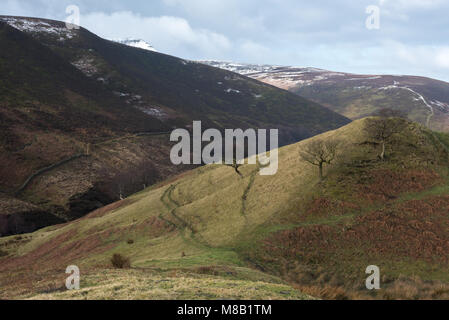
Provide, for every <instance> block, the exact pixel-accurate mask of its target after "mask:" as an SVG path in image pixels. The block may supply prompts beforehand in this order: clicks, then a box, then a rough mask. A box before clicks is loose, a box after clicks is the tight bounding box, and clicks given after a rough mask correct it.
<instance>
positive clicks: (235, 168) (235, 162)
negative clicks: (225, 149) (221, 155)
mask: <svg viewBox="0 0 449 320" xmlns="http://www.w3.org/2000/svg"><path fill="white" fill-rule="evenodd" d="M227 166H228V167H232V168H234V170H235V172H236V173H237V174H238V175H239V176H240V177H241V178H243V175H242V173H241V172H240V170H239V168H240V167H241V166H242V165H241V164H239V163H238V161H237V159H236V158H235V156H234V158H233V161H232V164H227Z"/></svg>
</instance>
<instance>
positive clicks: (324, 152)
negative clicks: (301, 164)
mask: <svg viewBox="0 0 449 320" xmlns="http://www.w3.org/2000/svg"><path fill="white" fill-rule="evenodd" d="M339 144H340V143H339V141H335V140H334V141H324V140H313V141H311V142H309V143H308V144H307V145H306V146H305V147H304V148H303V149H302V150H301V151H300V152H299V155H300V157H301V158H302V159H303V160H304V161H306V162H308V163H310V164H312V165H314V166H317V167H318V168H319V172H320V180H323V178H324V173H323V171H324V165H326V164H327V165H331V164H332V163H333V161H334V160H335V158H336V156H337V150H338V145H339Z"/></svg>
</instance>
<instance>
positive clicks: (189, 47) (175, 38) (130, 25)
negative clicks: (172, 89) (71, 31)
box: [81, 11, 231, 56]
mask: <svg viewBox="0 0 449 320" xmlns="http://www.w3.org/2000/svg"><path fill="white" fill-rule="evenodd" d="M81 25H82V26H83V27H86V28H87V29H89V30H91V31H92V32H94V33H96V34H98V35H100V36H102V37H105V38H127V37H134V38H141V39H143V40H146V41H148V42H149V43H151V44H152V45H153V46H154V47H155V48H156V49H157V50H159V51H161V52H166V53H170V54H177V55H183V54H184V55H187V56H188V55H189V54H188V52H192V51H193V52H201V53H202V54H204V55H214V54H217V53H220V52H222V51H226V50H229V49H230V48H231V42H230V41H229V40H228V38H227V37H226V36H224V35H222V34H218V33H216V32H212V31H209V30H206V29H194V28H192V27H191V26H190V24H189V22H188V21H187V20H186V19H183V18H179V17H173V16H160V17H144V16H141V15H139V14H135V13H133V12H130V11H122V12H114V13H111V14H105V13H101V12H94V13H89V14H87V15H82V16H81Z"/></svg>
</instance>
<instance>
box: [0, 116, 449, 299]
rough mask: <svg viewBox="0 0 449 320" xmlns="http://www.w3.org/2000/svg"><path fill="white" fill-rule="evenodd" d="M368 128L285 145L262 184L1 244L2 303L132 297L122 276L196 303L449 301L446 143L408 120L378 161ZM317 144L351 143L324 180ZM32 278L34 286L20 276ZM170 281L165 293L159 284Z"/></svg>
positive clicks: (194, 194) (212, 172) (252, 177)
mask: <svg viewBox="0 0 449 320" xmlns="http://www.w3.org/2000/svg"><path fill="white" fill-rule="evenodd" d="M366 121H367V120H365V119H364V120H359V121H355V122H354V123H351V124H349V125H347V126H345V127H343V128H341V129H338V130H336V131H330V132H327V133H325V134H323V135H319V136H317V137H314V138H312V139H311V140H306V141H303V142H300V143H298V144H294V145H290V146H287V147H284V148H281V149H280V158H279V171H278V173H277V174H276V175H274V176H260V175H258V170H259V167H258V166H255V165H245V166H243V167H242V168H241V172H242V175H243V177H240V176H239V175H237V174H236V173H235V171H234V170H233V169H232V168H229V167H226V166H218V165H212V166H206V167H202V168H198V169H196V170H193V171H190V172H188V173H185V174H183V175H182V176H180V177H178V178H177V179H173V180H170V181H166V182H164V183H162V184H159V185H157V186H154V187H152V188H150V189H147V190H145V191H143V192H140V193H138V194H135V195H133V196H131V197H129V198H127V199H125V200H123V201H121V202H118V203H115V204H113V205H110V206H108V207H106V208H103V209H100V210H98V211H96V212H93V213H91V214H90V215H88V216H86V217H84V218H82V219H80V220H77V221H74V222H72V223H68V224H65V225H60V226H55V227H50V228H46V229H43V230H40V231H38V232H35V233H32V234H28V235H26V236H24V237H21V238H19V239H18V238H14V237H9V238H4V239H1V240H0V250H2V252H3V255H4V257H3V258H0V259H1V260H0V262H1V263H0V271H1V276H0V281H1V283H2V286H1V288H2V289H1V291H0V296H2V297H6V298H11V297H35V296H36V295H38V296H37V297H38V298H70V299H72V298H124V297H130V296H129V295H128V294H129V290H131V287H132V285H129V284H127V283H128V280H126V279H129V281H130V282H129V283H135V282H136V281H139V280H138V279H142V277H143V278H145V279H146V280H145V283H148V286H145V285H143V284H142V285H139V286H138V289H136V290H137V292H136V295H133V296H132V297H146V298H151V297H164V298H178V297H186V296H185V295H183V294H184V293H185V289H183V288H182V285H180V284H179V280H180V279H182V278H183V277H187V278H189V280H188V281H194V283H195V287H194V288H195V289H194V290H188V294H187V297H188V298H189V299H190V298H192V299H195V298H205V297H206V298H208V297H209V298H223V297H229V295H230V296H232V297H241V298H254V297H256V296H254V295H252V293H251V292H252V291H251V290H250V291H247V289H244V288H247V287H246V286H247V285H248V281H249V282H253V283H254V284H251V287H253V285H257V286H258V285H259V284H260V282H262V283H263V284H261V285H262V286H263V287H264V288H265V289H264V290H265V291H264V292H265V293H266V290H268V291H269V292H271V293H272V294H271V295H270V294H268V293H267V294H268V295H266V296H263V297H268V298H276V299H277V298H289V297H290V298H294V299H297V298H300V297H304V296H301V294H300V293H298V292H304V293H307V294H310V295H312V296H315V297H323V298H336V299H343V298H359V297H368V298H381V299H384V298H404V297H406V298H428V297H434V298H441V297H443V298H444V297H446V295H447V292H448V291H446V288H448V284H447V283H448V281H449V279H448V278H447V274H448V271H449V270H448V265H447V260H446V259H447V254H446V252H447V250H446V249H445V248H446V247H447V244H448V243H449V238H448V237H449V236H448V234H449V233H448V232H447V231H448V227H449V216H448V215H447V212H448V208H449V198H448V191H449V180H448V159H449V158H448V149H447V148H448V144H447V137H446V136H445V135H436V134H434V133H432V132H431V131H429V130H427V129H425V128H423V127H422V126H420V125H418V124H415V123H408V122H407V123H405V128H404V130H403V131H402V132H401V133H399V134H396V135H395V136H394V137H393V138H392V140H391V141H390V142H389V143H388V145H387V157H386V160H385V161H380V160H378V158H377V155H378V154H379V148H380V146H377V145H374V144H373V143H372V140H371V139H370V137H368V136H367V134H366V132H365V130H364V128H365V126H366ZM389 121H390V124H392V125H399V124H404V120H400V119H390V120H389ZM317 139H325V140H338V141H340V143H341V144H340V147H339V156H338V161H337V162H336V163H335V164H334V165H333V166H330V167H326V172H325V174H326V177H325V179H324V180H323V181H320V179H319V177H318V170H317V168H315V167H313V166H311V165H310V164H308V163H306V162H305V161H303V160H301V158H300V157H299V151H300V150H303V149H304V147H305V146H306V145H307V144H308V143H310V142H311V141H313V140H317ZM113 254H121V255H122V256H124V257H126V258H129V259H130V262H131V269H128V270H122V271H120V272H118V271H114V270H113V267H112V265H111V261H110V259H111V257H112V255H113ZM71 264H76V265H78V266H79V267H80V268H81V270H82V273H83V274H85V276H86V280H84V281H85V282H82V287H83V290H82V291H81V292H78V293H77V292H72V293H67V292H63V291H64V290H63V289H61V286H63V282H61V281H62V280H61V279H63V278H64V270H65V267H66V266H67V265H71ZM368 265H378V266H379V267H380V268H381V271H382V286H383V287H382V290H381V291H377V292H368V291H367V290H366V289H364V283H365V279H366V275H365V274H364V272H365V269H366V267H367V266H368ZM27 270H33V275H32V276H31V275H30V276H26V277H24V274H28V273H27ZM101 275H103V276H101ZM128 277H129V278H128ZM161 277H162V278H163V279H165V280H167V281H168V282H167V287H162V288H161V287H160V286H158V287H157V288H150V287H149V286H150V285H149V284H150V283H152V281H154V280H155V279H161ZM192 278H193V279H195V280H192ZM83 279H84V278H83ZM236 281H237V282H236ZM257 283H259V284H257ZM287 284H289V285H290V286H292V287H294V288H296V289H288V290H286V289H285V285H287ZM114 287H117V290H113V288H114ZM211 287H214V288H215V289H217V287H218V288H219V290H218V291H217V290H215V289H213V288H211ZM228 287H233V288H235V290H236V291H235V290H231V291H232V293H229V292H227V291H226V290H225V289H226V288H228ZM290 288H291V287H290ZM152 290H158V292H159V293H158V294H156V295H155V296H152V294H153V293H151V291H152ZM296 290H299V291H296ZM226 292H227V293H226ZM286 292H287V293H286ZM140 293H142V295H139V294H140ZM146 293H148V295H146ZM204 293H206V294H208V295H210V296H205V295H203V294H204ZM265 293H264V294H265ZM41 294H44V295H41ZM298 294H299V295H300V296H298ZM84 295H85V296H84ZM257 297H260V296H257Z"/></svg>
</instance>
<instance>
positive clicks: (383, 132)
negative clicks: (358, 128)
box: [365, 117, 405, 161]
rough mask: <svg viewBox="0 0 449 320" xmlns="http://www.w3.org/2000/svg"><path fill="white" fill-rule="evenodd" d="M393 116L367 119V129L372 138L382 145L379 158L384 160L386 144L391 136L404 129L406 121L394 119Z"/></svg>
mask: <svg viewBox="0 0 449 320" xmlns="http://www.w3.org/2000/svg"><path fill="white" fill-rule="evenodd" d="M394 120H395V119H392V118H384V117H382V118H369V119H366V125H365V131H366V132H367V133H368V135H369V136H370V138H371V139H374V140H375V141H376V142H377V143H378V144H380V145H381V146H382V151H381V153H380V155H379V159H381V160H382V161H383V160H384V159H385V156H386V145H387V143H388V142H389V141H390V140H391V138H392V137H393V136H394V135H395V134H397V133H400V132H401V131H402V130H404V126H405V122H403V121H394Z"/></svg>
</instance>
